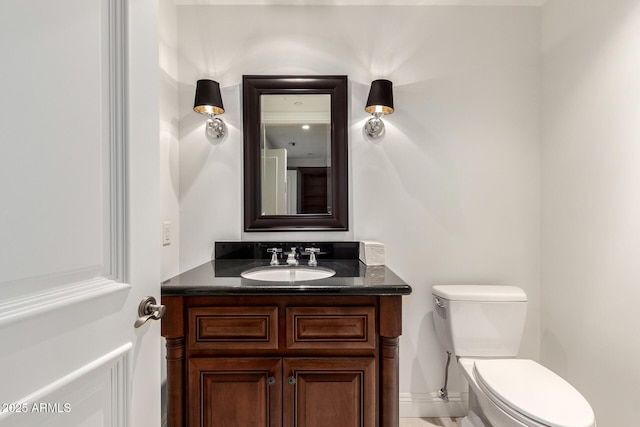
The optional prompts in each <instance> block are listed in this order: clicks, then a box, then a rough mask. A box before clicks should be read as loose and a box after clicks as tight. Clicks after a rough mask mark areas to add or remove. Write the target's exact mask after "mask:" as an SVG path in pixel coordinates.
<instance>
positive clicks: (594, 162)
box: [541, 0, 640, 427]
mask: <svg viewBox="0 0 640 427" xmlns="http://www.w3.org/2000/svg"><path fill="white" fill-rule="evenodd" d="M542 24H543V27H542V34H543V58H544V60H543V88H544V94H545V95H544V103H543V105H544V114H543V118H544V119H543V123H544V128H543V129H544V137H543V148H542V159H543V160H542V166H543V169H542V170H543V243H542V254H543V258H542V260H543V275H542V277H543V281H542V283H543V286H542V316H541V317H542V332H541V333H542V336H541V339H542V346H541V357H542V361H543V362H544V363H545V364H546V365H547V366H549V367H550V368H552V369H553V370H555V371H556V372H558V373H559V374H560V375H562V376H563V377H565V378H566V379H568V380H569V381H570V382H571V383H572V384H574V386H576V388H578V389H579V390H580V391H581V392H582V393H583V394H584V395H585V396H586V397H587V399H588V400H589V401H590V403H591V405H592V406H593V408H594V410H595V412H596V418H597V420H598V426H599V427H608V426H611V427H619V426H632V425H638V419H640V405H639V404H640V392H639V387H638V384H640V369H638V368H637V366H635V361H637V360H640V340H639V339H638V327H639V325H640V321H639V320H638V302H639V301H640V287H639V286H638V283H639V282H640V267H639V266H640V262H638V255H639V254H640V191H638V183H639V182H640V142H639V141H640V119H639V118H640V115H639V111H640V78H639V76H640V56H639V55H638V46H639V45H640V33H638V28H640V2H639V1H638V0H610V1H606V2H603V1H600V0H562V1H559V0H553V1H551V2H550V3H549V4H548V5H547V6H545V7H544V9H543V13H542Z"/></svg>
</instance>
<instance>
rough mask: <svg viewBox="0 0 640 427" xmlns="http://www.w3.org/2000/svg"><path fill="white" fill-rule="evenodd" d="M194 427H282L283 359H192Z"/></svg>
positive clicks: (190, 390) (190, 387) (191, 415)
mask: <svg viewBox="0 0 640 427" xmlns="http://www.w3.org/2000/svg"><path fill="white" fill-rule="evenodd" d="M188 376H189V379H188V381H189V384H188V392H187V402H189V405H188V411H189V424H188V425H189V426H190V427H280V426H281V425H282V359H280V358H194V359H191V360H189V367H188Z"/></svg>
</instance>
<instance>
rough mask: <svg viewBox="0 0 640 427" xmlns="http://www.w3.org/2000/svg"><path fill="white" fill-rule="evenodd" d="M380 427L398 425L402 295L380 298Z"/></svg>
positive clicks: (396, 426)
mask: <svg viewBox="0 0 640 427" xmlns="http://www.w3.org/2000/svg"><path fill="white" fill-rule="evenodd" d="M379 328H380V427H399V424H400V391H399V389H400V387H399V381H400V360H399V354H400V352H399V343H400V338H399V337H400V335H402V297H401V296H385V297H380V323H379Z"/></svg>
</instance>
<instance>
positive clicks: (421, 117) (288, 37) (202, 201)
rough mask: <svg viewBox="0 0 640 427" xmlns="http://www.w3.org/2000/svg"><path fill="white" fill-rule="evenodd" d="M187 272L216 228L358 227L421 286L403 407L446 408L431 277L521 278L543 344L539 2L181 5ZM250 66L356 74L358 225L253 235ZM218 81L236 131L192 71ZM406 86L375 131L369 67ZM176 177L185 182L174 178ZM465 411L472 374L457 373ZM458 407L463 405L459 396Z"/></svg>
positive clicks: (409, 319)
mask: <svg viewBox="0 0 640 427" xmlns="http://www.w3.org/2000/svg"><path fill="white" fill-rule="evenodd" d="M177 9H178V10H177V16H178V20H177V25H178V77H179V78H178V90H179V114H178V117H179V143H180V150H179V157H180V165H179V195H180V267H179V268H180V271H185V270H187V269H189V268H191V267H194V266H196V265H199V264H201V263H203V262H206V261H208V260H209V259H210V258H211V255H212V247H213V243H214V242H215V241H216V240H227V239H230V240H241V239H244V240H270V239H271V240H272V239H295V240H298V239H299V240H316V239H317V240H351V239H356V240H361V239H377V240H380V241H382V242H384V243H385V244H386V247H387V250H386V252H387V264H388V266H389V267H391V268H392V269H393V270H394V271H395V272H397V273H398V274H399V275H400V276H401V277H403V278H404V279H405V280H406V281H407V282H408V283H409V284H411V285H412V286H413V289H414V292H413V294H412V295H411V296H409V297H406V298H405V300H404V302H405V305H404V314H403V315H404V322H405V326H404V335H403V337H402V340H401V350H400V351H401V365H400V366H401V373H400V375H401V384H400V390H401V393H403V394H402V415H403V416H409V415H411V416H416V415H437V414H438V413H442V412H443V411H444V410H445V408H444V405H443V404H441V403H440V401H439V400H438V399H437V398H435V397H434V396H435V392H436V391H437V390H438V389H439V388H440V387H441V382H442V379H443V367H444V357H443V353H442V351H441V350H440V348H439V346H438V344H437V342H436V340H435V337H434V334H433V330H432V329H433V328H432V304H431V299H430V289H431V286H432V285H434V284H443V283H496V284H513V285H519V286H522V287H523V288H524V289H525V290H526V291H527V293H528V294H529V297H530V301H531V304H530V313H529V318H528V322H527V326H526V337H525V339H524V342H523V346H522V354H523V355H524V356H527V357H533V358H537V357H538V350H539V349H538V344H539V334H538V331H539V316H538V311H539V288H540V283H539V280H540V278H539V270H540V255H539V249H540V248H539V241H540V213H539V209H540V195H539V180H540V175H539V155H540V153H539V99H538V94H539V89H540V88H539V48H540V27H539V25H540V16H539V13H540V11H539V9H538V8H509V7H434V6H421V7H408V6H407V7H398V6H396V7H385V6H368V7H352V6H326V7H315V6H304V7H301V6H244V7H243V6H178V7H177ZM243 74H346V75H348V76H349V82H350V87H349V94H350V99H349V107H350V135H349V143H350V150H349V154H350V159H349V170H350V230H349V231H348V232H330V233H303V232H297V233H244V232H243V231H242V230H243V224H242V203H243V198H242V121H241V120H242V107H241V78H242V75H243ZM199 78H212V79H215V80H217V81H219V82H220V83H221V86H222V96H223V99H224V104H225V109H226V112H225V114H224V115H223V116H221V117H222V118H223V119H224V120H225V122H226V123H227V126H228V128H229V134H228V136H227V137H226V138H225V139H224V140H222V141H218V142H217V143H214V142H211V141H207V139H206V138H205V136H204V121H205V120H204V117H202V116H200V115H198V114H196V113H194V112H193V111H192V103H193V94H194V89H195V82H196V80H197V79H199ZM375 78H388V79H390V80H392V81H393V82H394V85H395V106H396V112H395V113H394V114H393V115H390V116H387V117H385V122H386V124H387V133H386V136H385V137H384V140H382V141H381V142H379V143H377V144H372V143H370V142H368V141H366V140H365V139H364V137H363V135H362V126H363V125H364V122H365V121H366V119H367V118H368V117H367V114H366V113H365V112H364V104H365V101H366V97H367V93H368V88H369V84H370V82H371V80H373V79H375ZM174 182H175V180H172V184H173V183H174ZM452 377H453V378H452V381H451V384H450V391H451V392H452V397H453V399H452V405H453V407H452V408H449V410H451V411H455V410H456V408H455V407H456V405H457V404H456V396H458V395H457V394H456V393H457V392H459V391H460V389H461V384H460V381H459V380H458V379H457V370H456V369H455V367H454V372H453V373H452ZM457 406H460V405H457Z"/></svg>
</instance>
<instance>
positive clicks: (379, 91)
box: [364, 79, 393, 138]
mask: <svg viewBox="0 0 640 427" xmlns="http://www.w3.org/2000/svg"><path fill="white" fill-rule="evenodd" d="M364 110H365V111H366V112H367V113H370V114H373V117H372V118H370V119H369V120H367V122H366V123H365V125H364V132H365V134H366V135H367V136H369V137H370V138H379V137H381V136H382V135H384V122H383V121H382V119H381V118H380V117H382V115H384V114H391V113H393V83H391V82H390V81H389V80H384V79H380V80H374V81H373V82H371V89H369V97H368V98H367V105H366V107H365V108H364Z"/></svg>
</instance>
